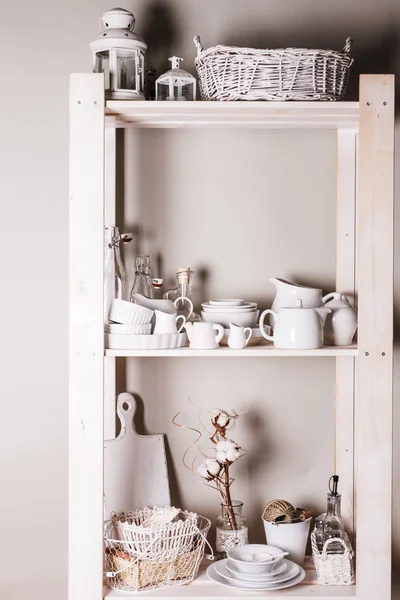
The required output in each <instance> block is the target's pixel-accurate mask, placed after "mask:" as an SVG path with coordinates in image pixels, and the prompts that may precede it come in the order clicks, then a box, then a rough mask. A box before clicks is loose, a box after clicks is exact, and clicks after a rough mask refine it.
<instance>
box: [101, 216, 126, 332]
mask: <svg viewBox="0 0 400 600" xmlns="http://www.w3.org/2000/svg"><path fill="white" fill-rule="evenodd" d="M121 241H122V239H121V235H120V233H119V227H105V229H104V322H105V323H108V312H109V310H110V304H111V301H112V300H114V299H118V300H126V273H125V267H124V263H123V262H122V258H121V252H120V244H121Z"/></svg>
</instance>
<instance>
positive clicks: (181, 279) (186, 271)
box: [164, 267, 201, 322]
mask: <svg viewBox="0 0 400 600" xmlns="http://www.w3.org/2000/svg"><path fill="white" fill-rule="evenodd" d="M192 277H193V271H191V269H190V267H179V268H178V271H177V273H176V288H173V289H171V290H167V291H166V292H165V294H164V298H165V299H166V300H172V302H174V301H175V300H176V299H177V298H188V299H189V300H190V301H191V302H192ZM189 306H190V305H189V303H188V302H185V301H184V300H179V302H177V306H176V309H177V313H178V315H184V316H185V317H186V318H187V320H188V321H191V322H194V321H201V318H200V315H198V314H197V313H195V312H192V314H191V315H190V316H189V314H190V308H189ZM188 316H189V318H188Z"/></svg>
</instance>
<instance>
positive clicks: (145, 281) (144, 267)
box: [130, 254, 153, 302]
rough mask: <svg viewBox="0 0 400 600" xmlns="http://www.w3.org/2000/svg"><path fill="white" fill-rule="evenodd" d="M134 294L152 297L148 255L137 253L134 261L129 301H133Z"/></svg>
mask: <svg viewBox="0 0 400 600" xmlns="http://www.w3.org/2000/svg"><path fill="white" fill-rule="evenodd" d="M134 294H141V295H142V296H145V297H146V298H153V286H152V279H151V268H150V256H148V255H146V256H142V255H141V254H138V255H137V256H136V262H135V280H134V282H133V286H132V289H131V294H130V301H131V302H133V301H134V298H133V295H134Z"/></svg>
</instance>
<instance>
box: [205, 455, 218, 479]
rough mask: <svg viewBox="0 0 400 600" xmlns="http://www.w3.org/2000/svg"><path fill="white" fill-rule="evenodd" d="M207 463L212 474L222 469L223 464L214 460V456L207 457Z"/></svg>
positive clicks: (216, 473)
mask: <svg viewBox="0 0 400 600" xmlns="http://www.w3.org/2000/svg"><path fill="white" fill-rule="evenodd" d="M205 462H206V465H207V471H208V472H209V474H210V475H214V476H215V475H218V473H219V472H220V470H221V465H220V464H219V462H218V461H216V460H214V459H213V458H207V460H206V461H205Z"/></svg>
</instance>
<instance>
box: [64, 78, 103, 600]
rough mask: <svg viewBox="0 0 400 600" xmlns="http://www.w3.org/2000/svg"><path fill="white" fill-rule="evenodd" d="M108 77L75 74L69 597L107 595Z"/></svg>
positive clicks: (90, 599)
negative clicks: (105, 261) (105, 254)
mask: <svg viewBox="0 0 400 600" xmlns="http://www.w3.org/2000/svg"><path fill="white" fill-rule="evenodd" d="M103 202H104V76H103V75H101V74H95V75H87V74H73V75H71V79H70V413H69V416H70V419H69V451H70V460H69V592H68V594H69V595H68V598H69V600H100V599H101V598H102V579H103V577H102V570H103V569H102V565H103V365H104V333H103V332H104V327H103V325H104V324H103V236H104V207H103Z"/></svg>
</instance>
